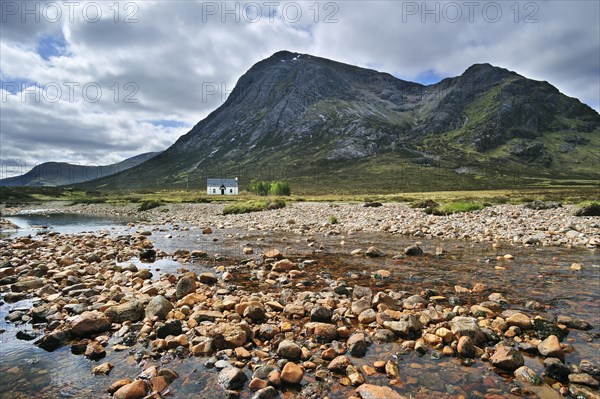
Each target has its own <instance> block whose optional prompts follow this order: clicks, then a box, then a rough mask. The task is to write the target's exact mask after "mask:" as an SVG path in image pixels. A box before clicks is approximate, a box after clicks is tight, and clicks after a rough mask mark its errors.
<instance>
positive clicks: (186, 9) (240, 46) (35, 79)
mask: <svg viewBox="0 0 600 399" xmlns="http://www.w3.org/2000/svg"><path fill="white" fill-rule="evenodd" d="M0 5H1V7H2V8H1V25H0V27H1V31H0V41H1V43H0V83H1V88H0V94H1V95H2V98H1V103H0V107H1V109H0V112H1V114H0V162H1V163H2V175H1V176H0V177H7V176H10V175H14V174H20V173H23V172H24V171H26V170H28V169H30V168H31V167H33V166H34V165H35V164H37V163H40V162H45V161H50V160H53V161H67V162H73V163H78V164H100V165H102V164H108V163H112V162H116V161H120V160H122V159H124V158H127V157H130V156H133V155H137V154H140V153H143V152H148V151H159V150H163V149H165V148H167V147H168V146H169V145H170V144H172V143H173V142H174V141H175V140H176V139H177V138H178V137H179V136H180V135H182V134H184V133H186V132H187V131H188V130H189V129H190V128H191V127H192V126H193V125H194V124H195V123H197V122H198V121H200V120H201V119H203V118H204V117H205V116H206V115H208V113H210V112H211V111H212V110H214V109H215V108H216V107H218V106H219V105H220V104H221V103H222V102H223V101H224V99H225V98H226V95H227V93H228V92H230V91H231V90H232V89H233V87H234V86H235V83H236V81H237V79H238V78H239V77H240V76H241V75H242V74H243V73H244V72H245V71H246V70H248V69H249V68H250V67H251V66H252V65H253V64H254V63H256V62H258V61H260V60H261V59H263V58H266V57H269V56H270V55H272V54H273V53H275V52H277V51H279V50H284V49H285V50H290V51H295V52H301V53H309V54H313V55H317V56H321V57H326V58H331V59H334V60H338V61H342V62H346V63H350V64H354V65H359V66H363V67H368V68H373V69H377V70H380V71H384V72H389V73H391V74H393V75H395V76H396V77H399V78H402V79H406V80H412V81H418V82H421V83H426V84H429V83H435V82H437V81H439V80H441V79H442V78H444V77H450V76H456V75H459V74H461V73H462V72H463V71H464V70H465V69H466V68H468V67H469V66H470V65H472V64H474V63H482V62H489V63H491V64H493V65H497V66H502V67H505V68H508V69H510V70H514V71H516V72H518V73H520V74H521V75H524V76H527V77H529V78H532V79H536V80H546V81H548V82H550V83H552V84H553V85H555V86H556V87H558V88H559V89H560V90H561V91H562V92H563V93H565V94H567V95H569V96H572V97H576V98H578V99H580V100H581V101H582V102H584V103H586V104H589V105H590V106H591V107H593V108H594V109H596V110H598V109H599V108H600V94H599V93H600V22H599V21H600V2H598V1H580V2H577V1H547V0H538V1H519V2H515V1H497V2H493V1H492V2H490V1H448V2H428V3H423V2H422V1H418V2H413V1H368V2H367V1H364V2H363V1H320V2H317V1H314V0H313V1H308V2H278V1H269V0H266V1H256V2H221V1H218V2H210V1H209V2H200V1H189V0H188V1H166V0H165V1H152V0H150V1H140V2H133V1H122V2H113V1H96V2H84V1H71V2H69V1H65V2H63V1H50V2H42V1H28V2H22V1H9V0H3V1H2V2H0Z"/></svg>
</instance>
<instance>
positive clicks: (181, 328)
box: [0, 203, 600, 399]
mask: <svg viewBox="0 0 600 399" xmlns="http://www.w3.org/2000/svg"><path fill="white" fill-rule="evenodd" d="M70 209H75V210H77V211H80V212H88V213H89V212H95V213H98V214H100V213H104V214H110V215H113V216H115V215H116V214H117V213H120V214H128V213H129V214H130V215H133V214H134V213H135V209H132V208H131V207H123V208H117V207H109V206H104V205H98V206H96V205H94V206H77V207H73V208H70ZM162 209H167V211H166V212H165V211H164V210H162ZM502 209H504V208H500V207H495V210H494V209H493V208H492V209H488V210H485V211H483V212H492V211H493V212H496V213H497V214H498V215H500V213H501V212H500V210H502ZM220 210H221V205H214V204H197V205H196V204H194V205H169V206H167V207H164V208H157V209H154V210H152V211H148V212H144V213H143V214H141V215H138V217H141V218H145V219H146V220H151V221H152V222H151V223H149V222H142V223H140V224H133V223H132V224H130V225H129V226H128V227H127V229H124V230H123V231H121V230H120V231H118V232H117V233H110V232H106V233H94V234H58V233H52V232H50V233H46V234H42V235H39V236H35V237H33V238H32V237H18V238H11V239H5V240H2V241H0V262H1V268H0V293H1V296H2V299H1V302H0V314H2V316H3V318H4V320H5V321H3V322H4V323H5V324H2V325H0V328H1V329H3V330H6V331H5V332H3V333H2V332H1V331H2V330H0V339H1V340H2V341H3V346H4V347H5V348H6V347H7V346H10V345H11V340H13V342H14V340H15V339H17V340H19V342H23V343H26V344H27V345H29V346H30V348H31V349H30V350H31V351H32V352H28V353H33V354H34V356H33V357H32V359H36V360H32V361H31V362H28V363H30V366H29V367H31V368H35V367H36V366H35V364H36V363H38V362H39V363H43V358H45V357H47V358H49V359H55V362H56V364H55V365H54V369H51V370H48V369H47V368H39V371H36V374H33V375H27V374H26V373H27V371H26V367H25V366H19V365H17V363H19V362H18V361H17V360H18V359H15V358H10V359H7V355H6V354H5V353H3V356H2V357H0V392H1V393H2V396H3V397H4V395H5V394H6V395H11V396H9V397H15V398H28V397H43V398H51V397H59V396H61V397H73V398H80V397H107V398H108V397H114V398H128V399H130V398H140V399H141V398H160V397H168V396H172V397H199V398H200V397H201V398H230V397H241V398H247V399H249V398H252V399H261V398H262V399H265V398H276V397H281V398H305V399H306V398H314V399H317V398H331V399H334V398H350V397H355V398H362V399H377V398H392V399H398V398H423V399H425V398H457V399H458V398H486V399H497V398H517V397H523V396H525V397H533V398H535V397H537V398H558V397H561V396H569V397H572V398H598V397H600V395H599V393H598V385H599V383H598V381H599V378H600V368H599V367H600V360H599V358H598V354H599V353H600V344H599V337H600V336H599V332H600V329H598V327H599V325H600V317H599V316H598V314H599V313H600V312H598V310H599V305H598V303H599V302H598V301H599V300H600V274H599V271H600V268H598V266H599V264H598V263H599V262H598V257H597V254H596V251H597V250H596V249H592V247H595V244H594V242H595V241H594V240H595V239H597V235H598V226H597V223H598V218H579V217H574V216H570V215H569V212H568V210H567V211H564V210H556V209H554V210H551V212H549V213H547V212H546V211H531V212H530V210H524V209H522V208H519V207H512V206H509V207H507V208H506V212H508V213H509V214H510V215H511V216H507V215H505V214H503V215H500V216H497V215H496V216H497V218H496V219H494V221H493V222H492V221H490V220H488V219H486V218H492V219H493V218H494V217H495V216H494V215H492V214H491V213H488V214H487V216H486V217H483V215H482V214H483V212H479V213H478V214H477V215H475V214H468V215H465V214H463V215H460V216H461V217H460V218H459V217H455V216H450V217H433V216H431V217H430V216H424V215H422V214H418V212H419V211H417V210H413V209H410V208H408V207H405V206H403V205H400V204H385V205H383V206H382V207H379V208H374V209H370V208H363V207H362V206H361V205H357V204H340V205H338V206H337V207H331V206H330V205H329V204H312V203H297V204H293V205H292V206H291V207H290V208H287V209H282V210H277V211H271V212H261V213H258V214H249V215H240V216H222V215H219V212H220ZM130 212H131V213H130ZM330 215H335V216H336V217H337V218H338V219H339V221H340V223H339V224H335V225H331V224H328V223H327V218H328V216H330ZM359 215H363V216H362V217H359ZM411 215H413V216H411ZM532 215H537V216H536V221H537V223H536V222H534V221H531V219H532V218H533V217H532ZM398 216H400V217H398ZM412 217H414V219H412ZM436 218H437V219H436ZM292 220H293V223H292ZM416 220H419V222H417V221H416ZM510 220H513V221H515V222H513V223H514V224H515V225H514V226H513V229H512V230H510V229H509V227H508V223H509V221H510ZM424 221H429V222H428V223H425V222H424ZM501 221H504V222H501ZM521 222H523V223H526V224H524V226H520V225H519V223H521ZM385 223H388V224H389V227H388V226H386V225H385ZM461 223H464V224H461ZM502 223H507V226H506V227H505V228H504V229H505V230H503V228H502V226H503V224H502ZM480 224H485V225H484V227H482V226H480ZM442 225H444V226H452V225H454V230H453V232H454V233H453V234H457V232H458V231H461V232H462V231H463V230H462V229H466V228H467V226H470V227H469V228H472V229H474V230H476V231H481V233H474V232H473V231H471V232H470V234H466V235H465V234H462V233H461V234H459V235H458V236H454V235H452V234H449V235H447V236H444V235H441V234H437V233H436V231H441V230H438V229H441V226H442ZM493 226H496V228H497V230H493V229H492V235H486V234H485V231H486V228H490V229H491V228H492V227H493ZM534 226H535V230H534ZM417 227H418V228H417ZM411 228H417V229H416V230H414V231H411V230H410V229H411ZM403 229H408V230H407V231H404V230H403ZM477 229H479V230H477ZM520 229H522V230H520ZM572 230H574V231H577V232H578V235H577V237H575V234H571V235H570V236H572V237H569V236H567V234H566V232H568V231H572ZM419 231H420V232H421V233H422V234H419ZM465 231H466V230H465ZM504 231H506V234H507V235H506V239H503V238H502V237H503V234H505V233H504ZM519 231H520V232H521V233H518V232H519ZM535 232H539V234H540V236H539V237H540V238H539V241H537V242H530V243H527V244H524V242H525V241H526V238H529V237H530V236H534V235H535V234H537V233H535ZM548 232H556V233H557V234H549V233H548ZM390 233H391V234H390ZM509 233H510V234H512V235H510V234H509ZM541 233H543V234H541ZM394 234H396V235H397V236H398V237H404V238H403V239H399V238H394V237H395V236H394ZM479 234H482V235H481V236H479ZM188 235H200V236H201V237H202V238H203V239H204V241H203V242H218V243H222V244H221V246H219V247H217V248H219V249H220V250H222V251H220V253H216V252H214V251H209V250H207V246H206V245H198V244H197V243H196V244H195V242H196V241H179V242H178V243H177V245H182V246H181V247H179V248H176V249H167V248H171V247H173V245H170V246H169V243H171V242H172V241H176V240H178V238H181V237H185V236H188ZM515 236H518V237H519V239H514V237H515ZM432 237H435V238H436V240H432V239H431V238H432ZM478 237H479V238H478ZM557 237H558V238H557ZM451 238H460V239H462V241H454V240H450V239H451ZM467 239H468V240H471V241H472V240H475V241H482V242H483V243H480V244H477V245H476V246H475V247H473V248H474V250H475V253H476V254H477V255H476V256H473V252H469V251H465V245H464V244H461V242H462V243H465V241H466V240H467ZM417 240H419V241H421V242H419V243H417V244H415V242H417ZM446 240H447V241H446ZM182 242H184V243H187V244H182ZM228 242H231V244H230V245H228V244H227V243H228ZM515 242H516V243H515ZM440 243H444V245H439V244H440ZM553 244H554V245H553ZM556 244H558V245H556ZM474 245H475V244H474ZM545 245H547V246H545ZM569 246H572V247H577V248H572V249H568V247H569ZM586 247H587V248H586ZM423 250H424V251H423ZM138 259H143V260H144V261H145V262H146V263H141V262H139V260H138ZM169 262H170V263H169ZM29 341H31V342H29ZM0 350H2V348H0ZM40 358H42V360H40ZM58 359H60V360H58ZM21 363H22V362H21ZM21 363H19V364H21ZM26 364H27V363H25V365H26ZM73 365H76V366H73ZM36 370H37V368H36ZM49 381H53V382H49ZM56 381H62V382H63V383H60V384H59V383H57V382H56Z"/></svg>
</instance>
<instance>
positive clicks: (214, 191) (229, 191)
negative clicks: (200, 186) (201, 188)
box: [206, 186, 238, 195]
mask: <svg viewBox="0 0 600 399" xmlns="http://www.w3.org/2000/svg"><path fill="white" fill-rule="evenodd" d="M206 193H207V194H208V195H221V186H207V187H206ZM225 195H238V188H237V186H230V187H227V186H225Z"/></svg>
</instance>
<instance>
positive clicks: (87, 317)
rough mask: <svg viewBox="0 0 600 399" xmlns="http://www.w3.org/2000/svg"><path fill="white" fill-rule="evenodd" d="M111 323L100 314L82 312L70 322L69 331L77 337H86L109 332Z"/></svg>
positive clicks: (96, 312)
mask: <svg viewBox="0 0 600 399" xmlns="http://www.w3.org/2000/svg"><path fill="white" fill-rule="evenodd" d="M110 326H111V322H110V320H109V319H108V317H106V315H105V314H103V313H102V312H98V311H97V310H93V311H91V312H83V313H82V314H80V315H79V316H76V317H75V318H74V319H73V321H72V322H71V331H72V333H73V334H74V335H76V336H78V337H87V336H90V335H92V334H97V333H101V332H104V331H108V330H110Z"/></svg>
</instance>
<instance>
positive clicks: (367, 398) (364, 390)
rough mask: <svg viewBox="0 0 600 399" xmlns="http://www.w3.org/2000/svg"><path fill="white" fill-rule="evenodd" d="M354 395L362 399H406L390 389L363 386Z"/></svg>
mask: <svg viewBox="0 0 600 399" xmlns="http://www.w3.org/2000/svg"><path fill="white" fill-rule="evenodd" d="M356 393H357V394H358V395H359V397H360V398H362V399H406V397H405V396H402V395H400V394H399V393H397V392H396V391H394V390H393V389H392V388H390V387H386V386H379V385H371V384H363V385H361V386H360V387H358V388H357V389H356Z"/></svg>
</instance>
